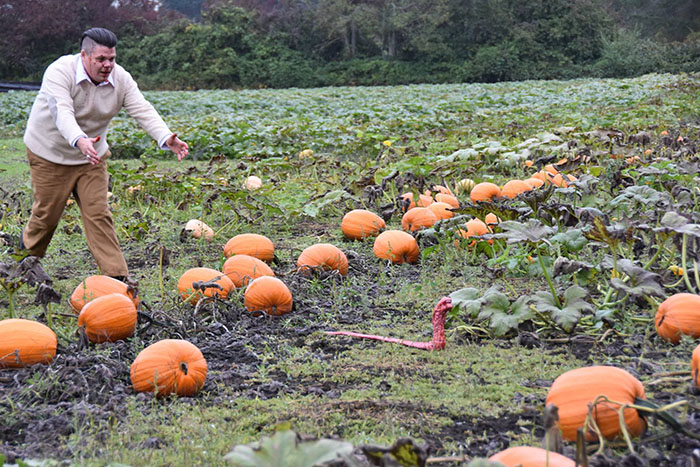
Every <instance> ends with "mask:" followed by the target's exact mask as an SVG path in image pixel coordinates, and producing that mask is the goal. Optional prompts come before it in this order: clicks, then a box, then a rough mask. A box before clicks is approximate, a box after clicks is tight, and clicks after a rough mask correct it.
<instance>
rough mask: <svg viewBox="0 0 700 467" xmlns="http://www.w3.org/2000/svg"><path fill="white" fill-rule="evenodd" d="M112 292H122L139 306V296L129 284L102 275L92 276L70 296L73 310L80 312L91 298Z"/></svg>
mask: <svg viewBox="0 0 700 467" xmlns="http://www.w3.org/2000/svg"><path fill="white" fill-rule="evenodd" d="M112 293H120V294H122V295H124V296H126V297H129V298H130V299H131V301H132V302H134V305H135V306H136V307H137V308H138V306H139V298H138V296H135V295H134V293H133V289H131V290H129V286H127V285H126V284H125V283H124V282H122V281H120V280H117V279H113V278H111V277H109V276H101V275H95V276H90V277H88V278H86V279H84V280H83V281H82V282H81V283H80V284H78V286H77V287H76V288H75V290H73V294H72V295H71V297H70V304H71V307H72V308H73V311H75V312H76V313H80V310H82V309H83V306H85V304H86V303H88V302H89V301H90V300H93V299H95V298H97V297H101V296H103V295H108V294H112Z"/></svg>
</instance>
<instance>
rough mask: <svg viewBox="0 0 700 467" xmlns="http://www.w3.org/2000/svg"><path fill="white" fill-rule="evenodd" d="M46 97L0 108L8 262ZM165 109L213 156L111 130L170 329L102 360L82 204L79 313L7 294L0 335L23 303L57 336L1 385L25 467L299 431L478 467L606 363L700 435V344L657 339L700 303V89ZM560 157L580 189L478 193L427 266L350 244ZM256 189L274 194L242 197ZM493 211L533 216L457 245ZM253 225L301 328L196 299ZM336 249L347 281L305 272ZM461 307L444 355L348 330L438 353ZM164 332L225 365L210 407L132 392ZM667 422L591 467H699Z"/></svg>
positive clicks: (220, 100)
mask: <svg viewBox="0 0 700 467" xmlns="http://www.w3.org/2000/svg"><path fill="white" fill-rule="evenodd" d="M34 96H35V93H30V92H27V93H20V92H11V93H6V94H0V161H2V162H1V165H0V168H1V169H2V170H0V187H1V189H0V208H1V209H2V214H1V216H2V217H1V218H0V233H2V239H0V240H2V241H3V242H4V244H2V245H3V246H1V247H0V251H1V252H2V262H3V264H7V265H9V264H11V263H12V261H13V260H12V258H11V257H10V256H9V255H10V254H11V253H13V251H14V249H13V246H12V243H13V242H14V241H16V238H17V237H18V235H19V234H20V232H21V229H22V226H23V225H24V224H25V223H26V221H27V219H28V217H29V214H30V210H31V186H30V184H29V168H28V165H27V163H26V160H25V157H24V145H23V142H22V140H21V136H22V133H23V128H24V124H25V122H26V118H27V115H28V112H29V109H30V107H31V103H32V101H33V99H34ZM147 98H148V99H149V100H150V101H151V102H152V103H153V104H154V106H155V107H156V108H157V109H158V110H159V112H160V113H161V114H162V115H163V116H164V118H165V120H166V122H168V123H169V125H170V126H171V129H172V130H173V131H175V132H177V133H178V135H179V136H180V137H181V138H182V139H183V140H185V141H187V142H188V143H190V146H191V157H189V158H188V159H186V160H184V161H182V162H181V163H177V162H176V161H175V160H174V156H171V155H170V154H167V153H165V152H163V151H159V150H157V149H156V147H155V144H154V143H153V141H152V140H150V138H149V137H148V135H146V134H145V133H143V132H142V131H141V130H140V129H139V128H138V126H137V125H136V124H135V122H134V121H133V120H132V119H130V118H129V117H128V116H127V115H120V116H119V117H118V118H117V119H115V121H114V123H113V125H112V128H111V130H110V134H109V136H108V139H109V142H110V145H111V146H112V152H113V159H112V160H111V161H110V173H111V177H112V188H111V192H112V197H111V198H110V206H111V208H112V215H113V217H114V220H115V225H116V226H117V233H118V236H119V239H120V242H121V244H122V248H123V250H124V254H125V257H126V260H127V263H128V264H129V267H130V270H131V273H132V275H133V276H134V277H135V278H136V279H138V281H139V289H138V290H139V296H140V297H141V300H142V302H144V303H145V306H142V310H143V311H146V312H147V313H148V314H149V315H150V316H152V317H153V318H154V319H155V322H153V323H151V324H149V321H148V319H146V318H144V317H141V318H140V320H139V324H138V326H137V331H136V334H135V336H134V337H132V338H130V339H128V340H126V341H119V342H116V343H106V344H89V345H84V344H83V343H81V341H80V339H79V335H78V332H77V320H76V315H75V314H74V313H73V311H72V310H71V307H70V304H69V303H68V298H69V297H70V295H71V293H72V292H73V290H74V289H75V288H76V287H77V286H78V285H79V284H80V282H81V281H82V280H83V279H84V278H86V277H88V276H90V275H93V274H98V273H99V271H98V270H97V267H96V265H95V263H94V260H93V259H92V256H91V255H90V252H89V251H88V249H87V244H86V242H85V239H84V235H83V233H82V224H81V221H80V213H79V210H78V209H77V206H76V205H75V204H72V205H70V206H68V207H67V208H66V210H65V212H64V215H63V218H62V220H61V223H60V225H59V227H58V229H57V231H56V234H55V236H54V239H53V241H52V243H51V246H50V248H49V251H48V254H47V257H46V258H44V260H43V261H42V264H43V266H44V268H45V269H46V271H47V273H48V274H49V275H50V276H51V277H52V279H53V281H54V283H53V287H54V289H55V290H56V291H57V292H59V293H60V294H61V295H62V300H61V302H60V303H59V304H49V305H48V307H47V310H46V311H45V310H44V308H43V307H42V306H41V305H40V304H36V303H35V296H36V294H37V288H36V287H35V286H30V285H27V284H23V283H21V281H19V282H16V281H15V282H13V284H14V286H16V287H17V290H16V292H15V293H14V295H13V296H11V297H10V295H8V293H7V291H8V290H7V288H6V289H5V290H4V291H2V290H0V318H6V317H9V316H10V303H11V302H12V304H13V305H14V309H15V310H16V314H17V316H18V317H21V318H28V319H36V320H40V321H42V322H47V320H50V321H49V323H50V326H51V327H52V329H53V330H54V331H55V332H56V334H57V335H58V340H59V351H58V354H57V356H56V358H55V359H54V361H53V362H52V363H51V364H50V365H45V366H42V365H38V366H34V367H31V368H23V369H2V368H0V420H2V423H0V456H2V455H4V456H5V458H6V460H8V461H12V462H16V461H17V460H21V459H53V460H55V461H57V462H63V461H67V462H72V463H75V464H85V465H108V464H110V463H119V464H129V465H219V464H225V461H224V459H223V456H224V455H226V454H227V453H228V452H229V451H231V450H232V449H233V447H234V446H236V445H239V444H247V443H251V442H254V441H258V440H260V439H261V437H263V436H270V435H272V434H274V432H275V430H276V429H282V428H287V427H289V428H291V429H293V430H294V431H296V432H297V433H299V434H301V435H304V436H310V437H337V438H340V439H343V440H346V441H349V442H350V443H352V444H353V446H355V447H356V448H359V447H360V446H362V445H382V446H390V445H391V444H392V443H394V442H395V441H396V440H397V439H399V438H404V437H408V438H412V439H413V440H414V441H415V442H416V443H417V444H422V443H425V445H426V446H428V448H429V450H430V456H432V458H433V459H436V457H450V458H452V460H451V461H447V460H443V461H442V465H455V464H459V463H465V464H466V461H467V460H469V459H472V458H475V457H488V456H490V455H492V454H494V453H496V452H498V451H500V450H501V449H504V448H506V447H508V446H517V445H539V444H540V440H541V438H542V436H543V433H544V431H543V429H542V427H541V424H540V416H541V413H542V410H543V408H544V401H545V397H546V395H547V392H548V390H549V387H550V385H551V383H552V381H553V380H554V379H555V378H556V377H557V376H559V375H560V374H562V373H563V372H565V371H567V370H570V369H574V368H578V367H581V366H590V365H614V366H617V367H620V368H623V369H625V370H627V371H629V372H630V373H632V374H633V375H634V376H635V377H637V378H638V379H639V380H640V381H641V382H642V383H644V385H645V388H646V394H647V397H648V398H650V399H653V400H656V401H657V402H658V403H660V404H661V405H664V404H669V403H672V402H676V401H683V402H682V403H679V404H678V406H677V407H675V408H674V409H673V414H674V415H675V416H677V417H678V419H679V420H680V423H681V425H682V426H684V427H685V429H686V430H688V431H691V432H693V431H694V432H695V433H697V432H698V431H699V430H700V425H699V424H698V409H699V408H700V400H699V399H698V397H697V395H694V393H693V392H692V391H691V373H690V358H691V353H692V351H693V349H694V348H695V347H696V346H697V344H698V343H697V341H694V340H693V339H692V338H690V337H683V338H682V339H681V342H680V343H679V344H678V345H671V344H670V343H668V342H665V341H664V340H662V339H661V338H660V337H659V336H657V335H656V329H655V326H654V322H653V318H654V315H655V313H656V309H657V307H658V304H659V303H661V302H662V301H664V300H665V299H666V298H667V297H668V296H671V295H673V294H676V293H681V292H690V293H694V294H696V293H698V291H699V290H700V278H699V277H698V272H697V270H698V262H699V261H700V257H698V251H700V240H699V238H700V236H698V234H697V233H696V230H693V229H694V228H695V227H694V226H696V225H697V224H700V200H699V199H698V198H699V197H700V190H698V186H700V178H699V176H698V153H697V143H698V141H700V76H698V75H646V76H643V77H640V78H635V79H629V80H574V81H532V82H513V83H500V84H488V85H486V84H460V85H416V86H401V87H376V88H362V87H355V88H323V89H303V90H302V89H288V90H274V91H272V90H259V91H240V92H234V91H226V90H220V91H196V92H149V93H147ZM305 149H310V150H312V153H311V154H309V153H308V152H307V153H303V154H300V153H301V152H302V151H303V150H305ZM564 158H565V159H567V161H562V160H561V159H564ZM635 158H636V159H635ZM628 159H629V160H628ZM526 161H533V162H532V167H529V165H530V164H529V163H527V164H526ZM557 162H558V163H559V164H558V165H557V167H558V168H559V170H560V171H561V172H562V173H563V174H568V175H572V176H573V177H575V178H576V180H577V181H576V182H574V183H572V184H571V185H569V186H568V187H554V186H551V185H546V186H545V187H542V188H538V189H536V190H534V191H532V192H529V194H524V195H521V196H519V197H517V198H515V199H512V200H511V199H501V200H498V201H496V202H494V203H487V204H477V203H473V202H471V200H470V197H469V194H468V193H466V192H460V193H458V195H457V197H458V199H459V202H460V208H459V209H455V214H456V217H454V218H452V219H450V220H446V221H442V222H440V223H438V224H437V225H436V226H434V227H433V228H430V229H427V230H425V231H422V232H420V233H418V234H415V235H416V236H417V239H418V244H419V246H420V250H421V254H420V259H419V261H418V263H416V264H401V265H398V264H391V263H388V262H386V261H383V260H379V259H377V258H376V257H375V255H374V253H373V248H372V247H373V241H372V240H371V239H368V240H365V241H364V242H360V241H350V240H347V239H346V238H345V237H344V235H343V233H342V231H341V229H340V224H341V220H342V218H343V216H344V215H345V214H346V213H347V212H349V211H350V210H352V209H356V208H363V209H369V210H372V211H374V212H376V213H382V212H383V214H384V215H385V218H387V219H388V221H387V228H388V229H398V230H400V229H401V216H402V214H401V212H400V210H399V209H398V208H397V203H396V199H397V197H398V196H399V195H401V194H403V193H407V192H411V193H413V194H414V196H415V197H416V198H417V195H418V194H419V193H422V192H423V191H424V190H425V189H428V188H430V187H431V186H432V185H435V184H439V185H445V186H447V187H448V188H450V189H451V190H453V191H456V189H457V186H458V182H459V181H460V180H462V179H465V178H469V179H472V180H473V181H474V182H477V183H478V182H485V181H489V182H494V183H496V184H498V185H501V186H502V185H504V184H505V183H506V182H507V181H509V180H512V179H526V178H528V177H530V176H531V175H533V174H534V173H536V172H537V171H538V170H540V169H541V168H543V167H544V166H546V165H548V164H552V163H557ZM249 175H256V176H259V177H260V178H261V179H262V181H263V186H262V188H260V189H259V190H256V191H249V190H246V189H244V188H243V184H244V181H245V179H246V177H248V176H249ZM488 212H494V213H496V214H497V215H498V216H499V217H500V218H501V219H502V220H503V221H509V222H505V223H503V224H501V225H500V226H499V227H496V228H495V230H494V232H495V236H493V237H490V236H487V237H484V238H480V239H479V241H478V242H477V243H476V244H474V245H471V244H470V242H471V240H472V239H469V240H467V239H462V238H461V237H460V236H459V233H458V232H459V230H460V228H463V227H464V223H465V222H466V221H467V220H469V219H471V218H472V217H477V218H483V217H484V215H485V214H486V213H488ZM189 219H200V220H202V221H204V222H206V223H207V224H208V225H210V226H211V227H212V228H213V230H214V232H215V237H214V240H213V241H212V242H210V243H209V242H206V241H203V240H194V239H192V238H190V237H188V236H187V235H183V232H182V229H183V227H184V225H185V223H186V222H187V221H188V220H189ZM240 233H258V234H263V235H266V236H267V237H268V238H270V239H271V240H272V241H273V242H274V244H275V256H276V259H275V261H274V262H273V263H272V264H270V266H271V268H272V269H273V270H274V272H275V274H276V276H277V277H278V278H280V279H281V280H282V281H283V282H284V283H285V284H286V285H287V286H288V287H289V289H290V290H291V292H292V294H293V297H294V301H295V309H294V311H293V312H292V313H290V314H288V315H284V316H281V317H275V318H273V317H267V316H262V317H256V316H253V315H251V314H250V313H248V312H247V311H246V309H245V307H244V305H243V294H244V290H243V289H239V290H236V291H234V292H233V293H232V294H231V296H229V297H228V299H226V300H215V301H203V302H201V303H200V304H199V305H198V306H197V308H196V310H195V309H194V307H193V306H191V305H189V304H186V303H184V302H183V300H182V299H181V298H180V296H179V293H178V288H177V282H178V279H179V278H180V276H181V275H182V274H183V273H184V272H185V271H186V270H188V269H190V268H193V267H202V266H203V267H209V268H214V269H217V270H221V267H222V265H223V263H224V261H225V259H226V258H225V257H224V255H223V246H224V244H225V243H226V242H227V240H228V239H230V238H231V237H233V236H235V235H237V234H240ZM488 240H492V242H489V241H488ZM315 243H331V244H334V245H336V246H337V247H339V248H340V249H341V250H343V252H345V254H346V255H347V257H348V259H349V262H350V271H349V273H348V275H347V276H345V277H342V276H339V275H338V274H333V273H329V272H323V273H320V274H314V275H311V276H306V275H304V274H301V273H299V272H297V258H298V256H299V254H300V253H301V251H302V250H303V249H305V248H306V247H308V246H310V245H313V244H315ZM679 268H682V270H683V271H684V274H679ZM5 270H6V268H5V267H3V269H2V270H0V282H2V281H4V282H2V283H3V284H5V285H6V286H7V287H8V288H9V287H11V286H12V284H10V282H11V281H10V279H8V278H7V276H6V275H3V274H4V272H3V271H5ZM3 277H4V278H5V279H3ZM455 292H457V293H455ZM450 294H453V295H452V296H453V302H454V304H455V305H456V306H455V307H454V308H453V309H452V311H450V312H449V313H448V317H447V324H446V336H447V346H446V348H445V350H443V351H435V352H430V351H424V350H418V349H413V348H409V347H404V346H398V345H392V344H388V343H381V342H376V341H369V340H354V339H351V338H349V337H342V336H329V335H327V334H325V331H333V330H351V331H356V332H361V333H372V334H378V335H384V336H394V337H399V338H405V339H413V340H419V341H429V340H430V338H431V311H432V309H433V307H434V306H435V304H436V303H437V302H438V300H439V299H440V298H441V297H443V296H449V295H450ZM166 338H179V339H186V340H188V341H190V342H192V343H194V344H195V345H197V346H198V347H199V348H200V349H201V350H202V352H203V354H204V356H205V358H206V359H207V362H208V367H209V368H208V374H207V380H206V383H205V385H204V387H203V389H202V390H201V392H200V393H199V394H198V395H197V396H196V397H193V398H179V399H178V398H176V397H168V398H154V397H153V396H152V395H151V394H146V393H140V394H136V393H134V392H133V390H132V388H131V381H130V376H129V367H130V365H131V363H132V361H133V360H134V358H135V357H136V355H137V354H138V353H139V352H140V351H141V350H142V349H143V348H144V347H146V346H147V345H149V344H151V343H153V342H156V341H158V340H160V339H166ZM666 430H667V429H666V428H665V427H664V425H662V424H661V423H660V422H658V421H657V422H653V423H650V426H649V429H648V433H647V434H646V438H644V439H643V440H642V441H638V440H637V441H635V442H634V444H633V445H632V446H630V445H628V444H626V443H625V442H624V440H617V441H616V442H614V443H608V444H606V450H605V452H604V453H603V454H599V455H597V456H593V458H592V462H593V465H598V464H596V462H598V463H600V465H603V461H605V460H608V461H609V462H612V463H613V464H614V463H618V462H622V461H623V460H624V459H626V458H627V459H628V460H629V458H631V456H632V453H631V450H632V449H634V450H635V452H636V453H637V454H638V455H639V456H640V457H641V458H642V459H643V460H644V461H645V462H647V463H648V464H649V465H676V464H675V463H673V462H675V461H676V460H678V459H688V461H689V459H690V456H691V453H692V451H693V450H694V449H696V448H697V447H699V446H700V445H698V441H697V440H696V439H694V438H693V437H691V436H688V435H687V434H666ZM647 438H648V439H647ZM574 447H575V445H574V443H571V442H567V443H565V448H564V454H566V455H568V456H569V457H572V458H573V455H574ZM595 447H597V445H595V444H594V443H592V444H591V448H595ZM592 451H593V449H592ZM356 454H358V456H359V455H360V450H359V449H357V450H356ZM358 459H360V458H359V457H358ZM261 465H262V464H261ZM361 465H362V464H361Z"/></svg>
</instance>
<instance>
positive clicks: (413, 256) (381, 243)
mask: <svg viewBox="0 0 700 467" xmlns="http://www.w3.org/2000/svg"><path fill="white" fill-rule="evenodd" d="M373 251H374V255H375V256H376V257H377V258H381V259H388V260H390V261H391V262H392V263H396V264H401V263H403V262H407V263H415V262H417V261H418V256H419V254H420V250H419V248H418V242H417V241H416V239H415V238H413V236H412V235H411V234H409V233H406V232H403V231H401V230H386V231H384V232H382V233H381V234H379V236H378V237H377V238H376V239H375V240H374V247H373Z"/></svg>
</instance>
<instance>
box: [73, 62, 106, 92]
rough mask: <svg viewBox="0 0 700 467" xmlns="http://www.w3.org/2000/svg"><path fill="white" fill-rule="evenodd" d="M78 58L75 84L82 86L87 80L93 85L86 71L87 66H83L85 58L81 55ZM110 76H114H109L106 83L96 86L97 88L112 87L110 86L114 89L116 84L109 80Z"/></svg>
mask: <svg viewBox="0 0 700 467" xmlns="http://www.w3.org/2000/svg"><path fill="white" fill-rule="evenodd" d="M77 58H78V64H77V66H76V67H75V84H80V83H82V82H83V81H85V80H87V81H90V82H91V83H93V81H92V80H91V79H90V76H89V75H88V73H87V70H86V69H85V65H84V64H83V57H82V56H81V55H80V54H78V57H77ZM110 76H112V74H111V73H110V74H109V76H107V78H106V79H105V80H104V81H102V82H101V83H99V84H95V86H107V85H110V86H112V87H114V84H113V83H112V82H111V81H110V80H109V77H110ZM93 84H94V83H93Z"/></svg>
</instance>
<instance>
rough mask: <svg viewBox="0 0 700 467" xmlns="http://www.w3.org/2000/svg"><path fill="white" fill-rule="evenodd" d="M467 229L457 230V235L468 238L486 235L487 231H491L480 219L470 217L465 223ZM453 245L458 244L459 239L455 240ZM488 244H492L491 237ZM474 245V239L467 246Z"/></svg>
mask: <svg viewBox="0 0 700 467" xmlns="http://www.w3.org/2000/svg"><path fill="white" fill-rule="evenodd" d="M466 227H467V230H462V229H460V230H458V231H457V235H459V236H460V237H462V238H470V237H476V236H479V235H486V234H488V233H491V229H489V227H488V225H486V223H485V222H484V221H482V220H481V219H476V218H474V219H472V220H470V221H468V222H467V224H466ZM454 243H455V246H459V240H455V242H454ZM489 244H493V239H490V240H489ZM474 245H476V240H474V241H472V242H471V243H470V244H469V246H474Z"/></svg>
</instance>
